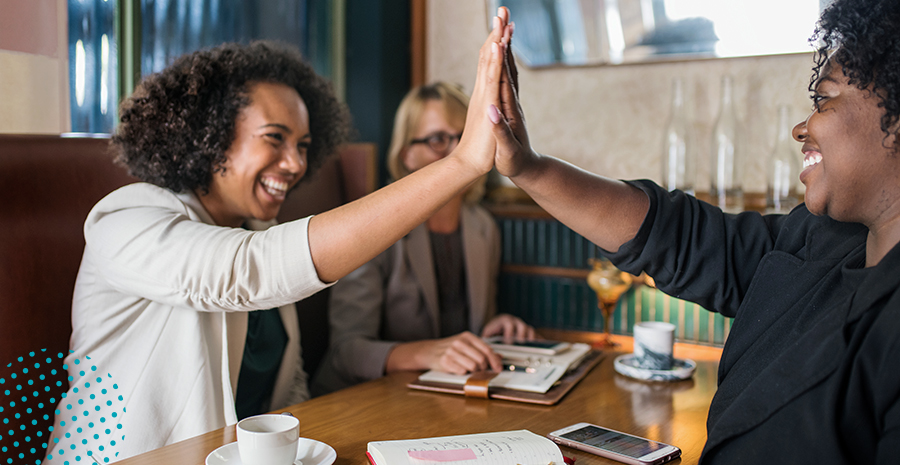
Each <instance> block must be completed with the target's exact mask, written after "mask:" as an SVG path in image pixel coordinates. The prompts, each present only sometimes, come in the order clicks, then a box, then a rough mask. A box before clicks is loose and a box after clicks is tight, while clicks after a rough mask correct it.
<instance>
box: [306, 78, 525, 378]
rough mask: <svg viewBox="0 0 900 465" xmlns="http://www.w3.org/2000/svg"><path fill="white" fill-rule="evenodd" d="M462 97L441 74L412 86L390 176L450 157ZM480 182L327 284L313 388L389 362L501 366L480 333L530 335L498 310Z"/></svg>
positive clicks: (492, 236) (495, 249)
mask: <svg viewBox="0 0 900 465" xmlns="http://www.w3.org/2000/svg"><path fill="white" fill-rule="evenodd" d="M468 102H469V98H468V96H467V95H466V94H465V93H464V92H463V91H462V89H460V88H459V87H458V86H455V85H452V84H447V83H444V82H437V83H434V84H431V85H426V86H421V87H417V88H415V89H413V90H411V91H410V92H409V93H408V94H407V95H406V97H405V98H404V99H403V101H402V102H401V104H400V107H399V108H398V110H397V115H396V117H395V119H394V134H393V137H392V140H391V146H390V149H389V152H388V168H389V170H390V172H391V176H392V177H393V178H394V179H401V178H403V177H405V176H407V175H409V174H410V173H412V172H414V171H417V170H419V169H421V168H423V167H425V166H428V165H429V164H431V163H433V162H435V161H437V160H440V159H442V158H444V157H445V156H447V155H448V154H449V153H450V151H451V150H453V149H454V148H455V147H456V144H457V143H458V142H459V140H460V137H461V136H462V130H463V126H464V125H465V122H466V111H467V108H468ZM484 181H485V178H484V177H482V178H481V179H479V180H477V181H475V182H474V183H472V185H471V186H470V187H469V189H468V190H466V191H464V192H461V193H459V194H458V195H456V196H454V197H453V198H451V199H450V201H449V202H447V204H445V205H444V206H443V207H441V208H440V209H439V210H437V212H435V213H434V214H433V215H432V216H431V217H430V218H428V220H427V221H425V223H423V224H421V225H419V226H418V227H416V228H415V229H414V230H413V231H412V232H410V233H409V234H408V235H407V236H406V237H404V238H403V239H401V240H400V241H398V242H396V243H395V244H394V245H393V246H391V248H389V249H388V250H387V251H385V252H384V253H382V254H380V255H379V256H378V257H376V258H375V259H373V260H372V261H370V262H369V263H366V264H365V265H363V266H362V267H360V268H359V269H357V270H356V271H354V272H352V273H350V274H349V275H347V277H346V278H344V279H342V280H341V281H340V282H339V283H338V284H336V285H335V286H334V288H333V290H332V292H331V303H330V308H329V320H330V324H331V345H330V348H329V350H328V353H327V354H326V356H325V359H324V360H323V362H322V365H321V367H320V369H319V372H318V374H317V376H316V377H315V379H314V381H313V383H312V390H313V393H314V394H320V393H327V392H332V391H335V390H337V389H341V388H344V387H347V386H351V385H354V384H357V383H360V382H363V381H367V380H370V379H374V378H378V377H380V376H382V375H384V374H385V373H390V372H393V371H401V370H422V369H439V370H443V371H446V372H450V373H458V374H462V373H467V372H471V371H476V370H484V369H489V368H490V369H499V368H500V357H499V356H498V355H497V354H496V353H494V352H493V351H492V350H491V349H490V347H489V346H488V345H487V344H486V343H485V342H484V341H483V340H482V339H481V337H479V335H480V336H494V335H502V336H503V337H504V338H506V339H508V340H511V339H533V338H534V329H533V328H531V327H530V326H528V325H526V324H525V323H524V322H523V321H522V320H520V319H519V318H516V317H514V316H512V315H506V314H503V315H496V293H497V292H496V284H497V274H498V270H499V266H500V234H499V231H498V229H497V225H496V223H495V221H494V219H493V218H492V217H491V215H490V214H489V213H488V212H487V211H486V210H485V209H483V208H481V207H480V206H478V204H477V202H478V201H479V200H481V197H482V194H483V192H484Z"/></svg>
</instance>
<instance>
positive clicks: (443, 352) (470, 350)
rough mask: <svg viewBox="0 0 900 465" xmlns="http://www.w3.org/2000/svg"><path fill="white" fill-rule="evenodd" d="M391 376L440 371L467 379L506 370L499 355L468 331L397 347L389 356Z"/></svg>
mask: <svg viewBox="0 0 900 465" xmlns="http://www.w3.org/2000/svg"><path fill="white" fill-rule="evenodd" d="M385 368H386V371H387V372H388V373H390V372H393V371H402V370H439V371H443V372H446V373H453V374H457V375H464V374H466V373H471V372H473V371H483V370H494V371H500V370H502V369H503V362H502V359H501V358H500V355H498V354H497V353H496V352H494V351H493V350H492V349H491V347H490V346H489V345H488V344H487V343H486V342H484V340H482V339H481V338H480V337H478V336H476V335H474V334H472V333H471V332H469V331H464V332H462V333H459V334H457V335H455V336H450V337H445V338H442V339H428V340H424V341H414V342H406V343H402V344H398V345H396V346H394V348H393V350H391V352H390V353H389V354H388V359H387V363H386V367H385Z"/></svg>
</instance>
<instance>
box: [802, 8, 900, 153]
mask: <svg viewBox="0 0 900 465" xmlns="http://www.w3.org/2000/svg"><path fill="white" fill-rule="evenodd" d="M810 42H811V43H813V44H815V46H816V47H817V50H816V55H815V62H816V64H815V66H814V67H813V74H812V78H811V80H810V84H809V90H810V92H815V86H816V83H817V82H818V80H819V77H820V75H821V73H823V72H824V69H825V66H826V65H827V64H828V62H829V60H831V61H833V62H834V63H835V64H837V65H839V66H840V67H841V68H842V69H843V73H844V76H846V77H848V78H849V82H850V85H855V86H857V87H858V88H859V89H863V90H864V89H867V88H869V86H871V90H872V91H873V92H874V93H875V95H877V96H878V98H879V99H880V101H879V103H878V106H879V107H882V108H884V109H885V114H884V116H882V118H881V130H882V131H884V133H885V138H887V137H890V136H891V134H894V133H896V132H897V128H896V127H895V125H896V124H897V121H898V119H900V0H836V1H835V2H834V3H832V4H831V5H830V6H829V7H828V8H826V9H825V11H824V12H823V13H822V17H821V18H820V19H819V23H818V24H817V25H816V30H815V32H814V33H813V36H812V37H811V38H810ZM896 148H897V149H898V150H900V146H898V147H896Z"/></svg>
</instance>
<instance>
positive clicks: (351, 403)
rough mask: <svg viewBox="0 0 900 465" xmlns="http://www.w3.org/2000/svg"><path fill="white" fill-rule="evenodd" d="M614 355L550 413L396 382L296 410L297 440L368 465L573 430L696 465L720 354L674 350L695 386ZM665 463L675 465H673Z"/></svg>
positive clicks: (208, 444)
mask: <svg viewBox="0 0 900 465" xmlns="http://www.w3.org/2000/svg"><path fill="white" fill-rule="evenodd" d="M541 333H542V334H543V335H544V336H545V337H547V338H548V339H565V340H568V341H573V342H574V341H583V342H593V341H596V340H598V337H599V335H598V334H596V333H577V332H569V331H565V332H559V331H550V330H542V331H541ZM614 338H615V340H616V341H617V342H619V343H620V344H622V345H621V347H618V348H616V351H614V352H608V353H607V354H606V358H605V359H604V360H603V361H602V362H601V363H600V365H598V366H597V367H595V368H594V369H593V370H592V371H591V372H590V373H588V375H587V376H586V377H585V378H584V379H583V380H582V381H581V382H580V383H579V384H578V385H577V386H576V387H575V388H574V389H573V390H572V391H571V392H569V394H568V395H567V396H566V397H564V398H563V399H562V400H561V401H560V402H559V403H558V404H556V405H554V406H539V405H530V404H523V403H519V402H509V401H502V400H482V399H467V398H465V397H463V396H455V395H451V394H439V393H431V392H424V391H415V390H411V389H408V388H406V383H407V382H409V381H411V380H413V379H415V378H416V376H417V375H418V373H396V374H392V375H389V376H385V377H384V378H381V379H377V380H374V381H370V382H368V383H364V384H361V385H358V386H354V387H352V388H349V389H345V390H342V391H339V392H336V393H333V394H329V395H326V396H322V397H318V398H315V399H313V400H310V401H308V402H304V403H302V404H298V405H295V406H293V407H290V408H288V409H286V410H283V411H289V412H291V413H292V414H294V415H295V416H296V417H297V418H299V419H300V435H301V436H303V437H308V438H312V439H316V440H319V441H322V442H324V443H326V444H329V445H331V446H332V447H334V449H335V450H336V451H337V454H338V459H337V462H335V463H336V464H337V465H348V464H367V463H368V462H367V461H366V458H365V451H366V444H367V443H368V442H369V441H376V440H391V439H414V438H423V437H433V436H448V435H456V434H471V433H483V432H490V431H507V430H517V429H528V430H531V431H532V432H534V433H537V434H540V435H546V434H547V433H549V432H551V431H554V430H556V429H559V428H562V427H565V426H568V425H570V424H573V423H577V422H580V421H586V422H589V423H595V424H597V425H600V426H605V427H608V428H611V429H616V430H619V431H623V432H626V433H630V434H635V435H638V436H643V437H646V438H649V439H654V440H657V441H661V442H665V443H668V444H673V445H675V446H678V447H679V448H681V450H682V458H681V463H685V464H694V463H697V462H698V461H699V459H700V452H701V451H702V450H703V444H704V443H705V442H706V416H707V412H708V410H709V404H710V400H712V396H713V394H714V393H715V391H716V371H717V369H718V362H719V358H720V356H721V352H722V351H721V349H716V348H712V347H705V346H696V345H688V344H676V346H675V356H676V357H677V358H690V359H692V360H694V361H696V362H697V371H696V372H695V374H694V377H693V379H691V380H686V381H680V382H676V383H646V382H641V381H636V380H633V379H630V378H626V377H624V376H621V375H619V374H617V373H615V371H614V370H613V359H614V358H615V356H616V355H618V354H619V353H627V352H631V347H632V340H631V338H629V337H624V336H614ZM235 440H236V437H235V431H234V426H228V427H225V428H223V429H220V430H216V431H211V432H209V433H206V434H203V435H200V436H197V437H195V438H192V439H188V440H185V441H182V442H179V443H176V444H172V445H169V446H166V447H163V448H161V449H157V450H155V451H151V452H148V453H145V454H142V455H140V456H137V457H132V458H130V459H127V460H123V461H121V462H118V463H121V464H123V465H163V464H165V465H169V464H175V463H177V464H184V465H202V464H204V463H205V460H206V456H207V455H208V454H209V453H210V452H212V451H213V450H215V449H216V448H218V447H219V446H222V445H224V444H228V443H230V442H233V441H235ZM562 450H563V455H566V456H570V457H571V456H574V457H576V459H577V460H576V464H577V465H588V464H616V463H619V462H614V461H610V460H607V459H604V458H602V457H598V456H595V455H591V454H588V453H585V452H581V451H576V450H575V449H570V448H568V447H562ZM671 463H676V464H677V463H679V462H678V461H677V460H676V461H675V462H671Z"/></svg>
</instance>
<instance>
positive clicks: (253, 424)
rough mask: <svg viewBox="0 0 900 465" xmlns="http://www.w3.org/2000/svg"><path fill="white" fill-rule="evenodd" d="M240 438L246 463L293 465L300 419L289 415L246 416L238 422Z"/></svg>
mask: <svg viewBox="0 0 900 465" xmlns="http://www.w3.org/2000/svg"><path fill="white" fill-rule="evenodd" d="M237 440H238V451H239V452H240V454H241V463H242V464H243V465H292V464H293V463H294V459H296V458H297V443H298V442H299V441H300V420H298V419H297V418H295V417H293V416H291V415H287V414H285V415H277V414H265V415H256V416H253V417H247V418H244V419H243V420H241V421H239V422H238V424H237Z"/></svg>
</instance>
